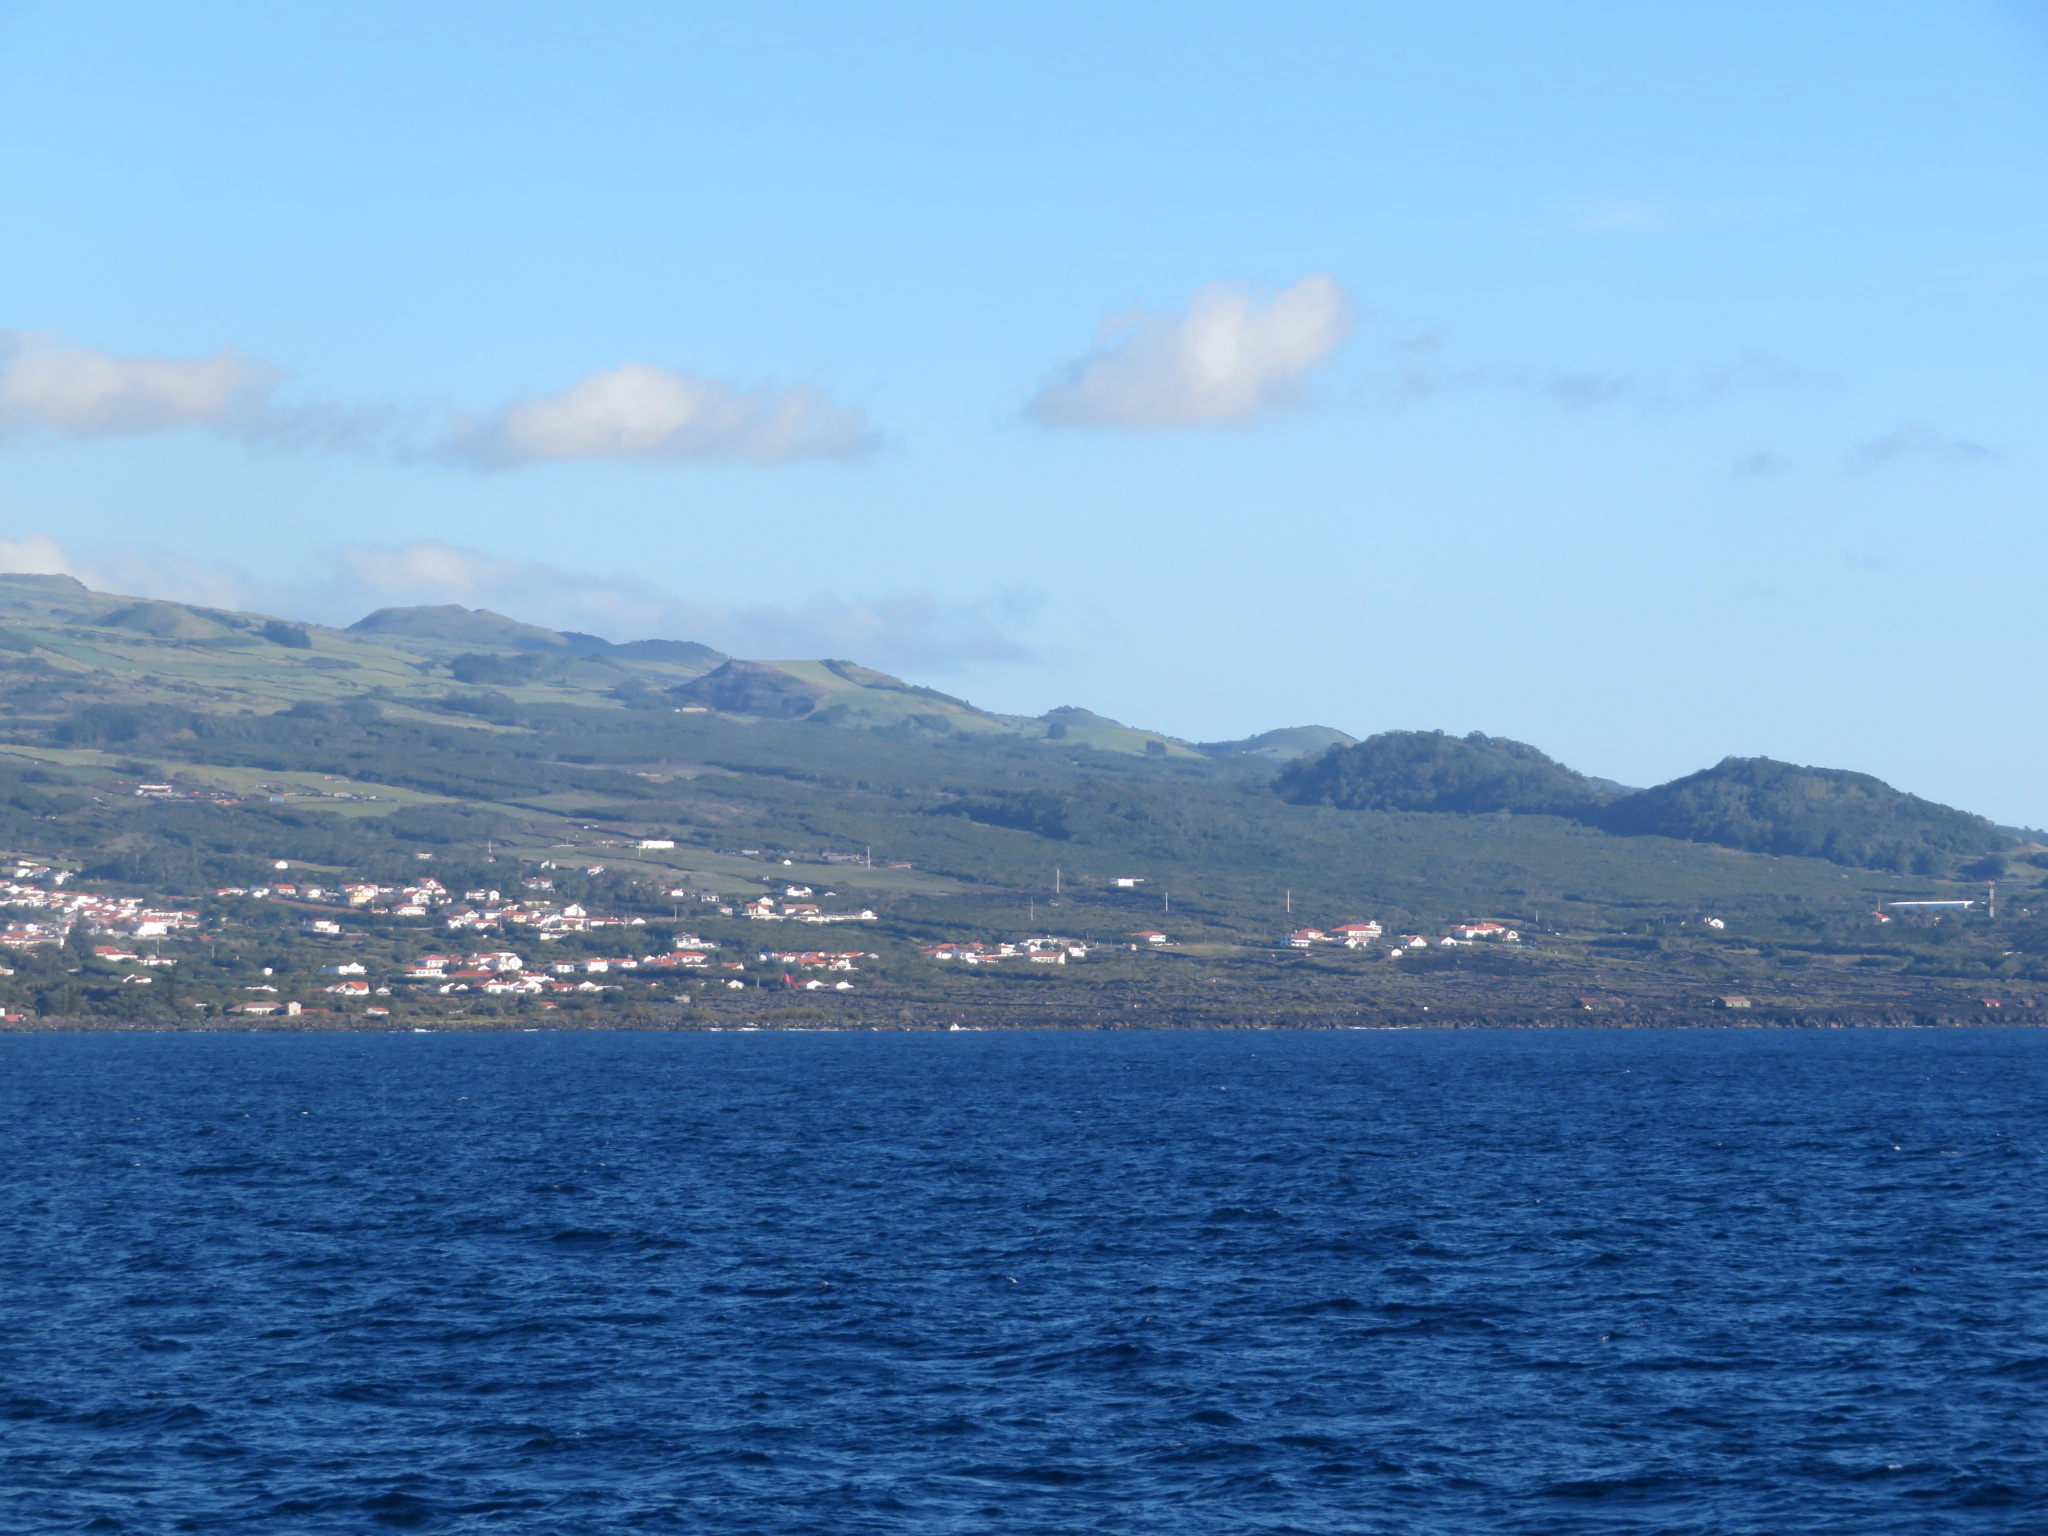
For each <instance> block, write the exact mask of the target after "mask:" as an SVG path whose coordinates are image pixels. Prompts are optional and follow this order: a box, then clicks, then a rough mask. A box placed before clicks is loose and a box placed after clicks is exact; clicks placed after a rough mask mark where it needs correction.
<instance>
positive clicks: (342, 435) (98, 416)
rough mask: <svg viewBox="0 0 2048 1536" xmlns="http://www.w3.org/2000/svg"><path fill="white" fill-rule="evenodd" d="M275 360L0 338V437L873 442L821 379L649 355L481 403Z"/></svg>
mask: <svg viewBox="0 0 2048 1536" xmlns="http://www.w3.org/2000/svg"><path fill="white" fill-rule="evenodd" d="M284 379H285V373H284V370H283V369H281V368H278V367H277V366H275V365H274V364H271V363H266V362H263V361H260V360H259V359H256V358H250V357H245V356H243V355H242V354H241V353H239V352H236V351H234V350H233V349H232V348H224V349H222V350H221V351H219V352H216V353H214V354H213V355H212V356H210V357H196V358H169V357H123V356H119V355H117V354H115V353H111V352H103V351H99V350H96V349H94V348H91V347H78V346H72V345H70V344H68V343H66V342H63V341H60V340H58V339H57V338H55V337H50V336H43V335H37V334H33V333H29V332H0V439H4V438H7V437H13V438H17V439H25V440H36V439H43V440H51V439H71V440H88V439H95V438H108V437H132V436H137V435H141V434H147V433H155V432H171V431H178V430H189V429H203V430H208V431H211V432H213V433H215V434H217V435H219V436H222V437H226V438H229V439H232V440H234V441H237V442H239V443H241V444H243V445H244V446H246V447H250V448H255V449H264V450H285V451H299V452H326V453H342V454H350V455H357V456H363V457H370V458H381V459H387V460H392V461H394V462H400V463H419V462H436V461H438V462H443V463H459V464H465V465H468V466H470V467H472V468H478V469H510V468H515V467H518V466H522V465H530V464H543V463H561V462H570V461H583V462H609V463H632V464H685V463H740V464H764V465H765V464H789V463H795V462H797V461H799V460H803V459H847V458H855V457H858V456H860V455H861V454H863V453H866V452H868V451H869V450H871V449H872V448H873V447H874V446H875V445H876V443H877V440H878V439H877V436H876V434H875V432H874V430H873V428H872V427H871V426H870V425H869V423H868V420H867V417H866V416H865V415H863V414H862V413H861V412H860V411H858V410H854V409H852V408H850V407H847V406H843V405H840V404H837V403H836V402H834V401H833V400H832V399H831V398H830V397H829V396H828V395H827V394H825V392H824V391H822V390H818V389H807V388H798V389H777V388H774V387H772V386H767V385H763V386H758V387H755V388H751V389H747V388H740V387H738V386H735V385H731V384H724V383H720V382H719V381H718V380H716V379H706V378H700V377H698V376H696V375H694V374H688V373H679V372H677V371H675V370H673V369H669V368H661V367H657V366H655V365H654V364H651V363H627V364H624V365H622V366H620V367H617V368H613V369H610V370H607V371H605V372H600V373H593V374H590V375H589V376H587V377H585V378H584V379H582V380H580V381H579V382H577V383H576V384H573V385H571V386H570V387H569V388H568V389H565V390H563V391H561V392H560V393H558V394H552V395H543V396H540V397H538V398H536V399H531V400H521V401H515V402H514V403H512V404H510V405H507V406H504V407H502V408H500V409H498V410H493V411H484V412H461V411H454V412H450V411H436V410H430V409H426V408H424V407H402V406H390V405H378V404H349V403H339V402H332V401H306V400H294V399H289V398H286V397H285V396H284V395H283V394H282V393H281V390H280V386H281V385H282V383H283V381H284Z"/></svg>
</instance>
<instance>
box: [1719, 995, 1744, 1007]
mask: <svg viewBox="0 0 2048 1536" xmlns="http://www.w3.org/2000/svg"><path fill="white" fill-rule="evenodd" d="M1714 1006H1715V1007H1716V1008H1748V1007H1752V1006H1753V1004H1751V1002H1750V1000H1749V999H1748V998H1746V997H1743V996H1741V995H1739V994H1731V995H1729V996H1727V997H1717V998H1715V999H1714Z"/></svg>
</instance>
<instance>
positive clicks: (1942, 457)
mask: <svg viewBox="0 0 2048 1536" xmlns="http://www.w3.org/2000/svg"><path fill="white" fill-rule="evenodd" d="M1997 457H1998V454H1997V451H1996V450H1995V449H1991V448H1987V447H1985V446H1984V445H1983V444H1982V443H1977V442H1972V441H1971V440H1970V439H1969V438H1967V437H1950V436H1949V435H1948V434H1947V433H1944V432H1937V431H1935V430H1934V428H1932V427H1929V426H1923V425H1921V424H1920V423H1918V422H1911V423H1908V424H1907V425H1905V426H1903V427H1900V428H1898V429H1897V430H1896V431H1892V432H1887V433H1885V435H1884V436H1883V437H1873V438H1872V439H1870V441H1868V442H1866V443H1858V444H1857V445H1856V447H1855V448H1854V449H1852V450H1851V451H1850V454H1849V467H1850V468H1851V469H1859V470H1866V471H1867V470H1873V469H1883V468H1885V467H1886V466H1887V465H1891V464H1898V463H1901V462H1903V461H1905V460H1908V459H1932V460H1934V461H1935V462H1936V463H1940V464H1975V463H1979V462H1981V461H1983V460H1985V459H1995V458H1997Z"/></svg>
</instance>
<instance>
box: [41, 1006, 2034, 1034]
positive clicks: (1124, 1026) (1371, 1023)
mask: <svg viewBox="0 0 2048 1536" xmlns="http://www.w3.org/2000/svg"><path fill="white" fill-rule="evenodd" d="M2043 1026H2048V1008H2041V1007H2019V1006H2002V1007H1999V1008H1996V1009H1992V1008H1985V1007H1982V1006H1981V1005H1980V1006H1979V1007H1977V1008H1975V1009H1971V1008H1964V1007H1913V1006H1904V1005H1902V1006H1898V1007H1866V1006H1846V1007H1832V1008H1831V1007H1811V1006H1809V1007H1782V1008H1772V1007H1753V1008H1749V1009H1743V1010H1724V1009H1708V1008H1691V1009H1680V1008H1657V1007H1644V1008H1631V1007H1627V1006H1625V1005H1617V1006H1612V1007H1600V1008H1591V1009H1586V1008H1561V1007H1560V1008H1552V1009H1529V1008H1501V1009H1469V1008H1468V1009H1457V1008H1441V1009H1432V1008H1421V1007H1418V1008H1369V1009H1332V1010H1327V1011H1321V1010H1319V1011H1315V1012H1307V1011H1291V1010H1290V1011H1284V1012H1265V1013H1261V1012H1258V1011H1256V1010H1247V1011H1245V1012H1243V1013H1239V1014H1228V1013H1225V1012H1223V1011H1221V1010H1208V1009H1203V1010H1192V1009H1174V1008H1142V1009H1140V1008H1132V1009H1129V1010H1127V1011H1126V1012H1123V1013H1115V1012H1111V1011H1109V1010H1103V1009H1089V1010H1055V1009H1043V1010H1039V1009H1032V1010H1018V1009H1015V1008H1009V1009H1000V1010H999V1009H994V1008H990V1009H962V1008H960V1007H957V1006H954V1007H940V1008H929V1009H901V1010H898V1011H897V1012H896V1014H895V1016H893V1017H886V1016H881V1015H874V1014H870V1015H852V1014H849V1013H842V1012H826V1011H824V1010H818V1009H803V1008H788V1009H772V1008H755V1009H734V1010H732V1011H730V1012H726V1011H718V1012H713V1011H712V1010H710V1009H703V1008H693V1009H688V1010H676V1011H671V1012H667V1013H665V1014H654V1013H635V1014H619V1015H613V1016H609V1017H605V1016H591V1017H586V1016H580V1015H562V1016H545V1017H541V1018H538V1019H536V1018H534V1017H533V1016H530V1015H527V1016H522V1015H513V1016H497V1017H477V1018H466V1017H462V1016H459V1015H456V1016H451V1015H437V1016H433V1017H431V1018H427V1019H422V1020H419V1021H414V1020H411V1019H400V1020H393V1019H389V1018H367V1017H364V1016H362V1015H359V1014H341V1015H336V1014H325V1015H301V1016H300V1017H298V1018H292V1019H287V1018H282V1017H267V1018H251V1019H247V1020H242V1019H232V1018H208V1019H205V1020H192V1021H189V1022H188V1021H185V1020H182V1019H115V1018H92V1017H76V1018H54V1017H53V1018H47V1019H10V1020H7V1021H6V1022H4V1023H0V1035H23V1036H26V1035H55V1034H176V1035H222V1034H238V1035H240V1034H247V1035H278V1034H298V1035H404V1034H522V1033H541V1032H545V1033H550V1034H603V1033H657V1034H733V1033H764V1034H765V1033H774V1032H786V1033H793V1034H800V1033H811V1034H818V1033H829V1034H877V1033H881V1034H902V1033H909V1034H948V1033H956V1032H960V1033H967V1032H971V1033H994V1032H997V1031H1017V1032H1045V1031H1069V1032H1080V1033H1086V1032H1095V1033H1104V1032H1112V1033H1113V1032H1128V1031H1138V1030H1144V1031H1187V1032H1209V1031H1230V1030H1261V1031H1277V1030H1301V1031H1318V1030H1328V1031H1347V1030H1348V1031H1358V1030H1416V1029H1434V1030H1457V1029H1533V1030H1543V1029H1613V1030H1627V1029H1967V1028H1976V1029H1983V1028H2000V1029H2028V1028H2041V1027H2043Z"/></svg>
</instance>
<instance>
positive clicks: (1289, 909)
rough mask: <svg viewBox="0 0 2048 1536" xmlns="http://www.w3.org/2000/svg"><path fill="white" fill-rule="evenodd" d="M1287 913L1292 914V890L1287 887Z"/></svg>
mask: <svg viewBox="0 0 2048 1536" xmlns="http://www.w3.org/2000/svg"><path fill="white" fill-rule="evenodd" d="M1287 915H1288V916H1289V917H1292V916H1294V892H1293V890H1292V889H1289V891H1288V892H1287Z"/></svg>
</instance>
